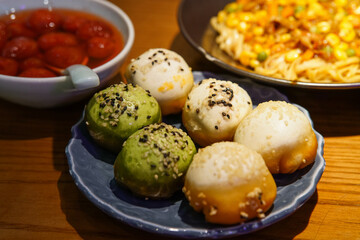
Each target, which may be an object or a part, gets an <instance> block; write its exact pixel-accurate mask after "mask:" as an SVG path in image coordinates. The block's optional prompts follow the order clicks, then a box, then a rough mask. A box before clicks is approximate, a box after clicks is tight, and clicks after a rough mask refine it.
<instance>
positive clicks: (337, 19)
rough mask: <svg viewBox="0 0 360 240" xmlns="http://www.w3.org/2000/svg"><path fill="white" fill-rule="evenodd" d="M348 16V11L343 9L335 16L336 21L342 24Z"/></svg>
mask: <svg viewBox="0 0 360 240" xmlns="http://www.w3.org/2000/svg"><path fill="white" fill-rule="evenodd" d="M345 16H346V11H345V10H344V9H343V8H339V9H338V10H337V13H336V14H335V17H334V20H335V21H336V22H340V21H341V20H342V19H344V17H345Z"/></svg>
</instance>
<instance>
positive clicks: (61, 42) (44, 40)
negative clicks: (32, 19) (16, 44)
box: [38, 32, 78, 51]
mask: <svg viewBox="0 0 360 240" xmlns="http://www.w3.org/2000/svg"><path fill="white" fill-rule="evenodd" d="M77 44H78V41H77V39H76V37H75V35H74V34H71V33H65V32H50V33H45V34H43V35H41V36H40V37H39V39H38V45H39V47H40V48H41V49H42V50H45V51H46V50H49V49H50V48H53V47H55V46H74V45H77Z"/></svg>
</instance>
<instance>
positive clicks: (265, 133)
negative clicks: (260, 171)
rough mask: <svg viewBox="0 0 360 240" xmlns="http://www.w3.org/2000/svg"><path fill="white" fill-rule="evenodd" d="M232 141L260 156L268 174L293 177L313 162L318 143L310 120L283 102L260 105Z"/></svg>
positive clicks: (239, 127) (244, 122) (244, 120)
mask: <svg viewBox="0 0 360 240" xmlns="http://www.w3.org/2000/svg"><path fill="white" fill-rule="evenodd" d="M234 141H236V142H239V143H241V144H244V145H246V146H248V147H249V148H252V149H254V150H255V151H257V152H258V153H260V154H261V155H262V157H263V158H264V160H265V162H266V165H267V166H268V168H269V170H270V172H271V173H292V172H294V171H296V170H297V169H301V168H304V167H305V166H307V165H309V164H311V163H312V162H314V160H315V156H316V149H317V140H316V136H315V133H314V131H313V129H312V126H311V123H310V121H309V119H308V118H307V117H306V116H305V114H304V113H303V112H301V111H300V110H299V109H298V108H297V107H295V106H294V105H292V104H290V103H286V102H283V101H269V102H264V103H261V104H259V105H258V106H257V107H256V108H255V109H254V110H253V111H252V112H251V113H250V114H249V115H247V116H246V117H245V118H244V119H243V121H242V122H241V123H240V124H239V126H238V128H237V130H236V133H235V136H234Z"/></svg>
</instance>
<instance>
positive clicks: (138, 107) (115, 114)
mask: <svg viewBox="0 0 360 240" xmlns="http://www.w3.org/2000/svg"><path fill="white" fill-rule="evenodd" d="M85 121H86V125H87V129H88V131H89V133H90V135H91V137H92V138H93V139H94V140H95V142H97V143H98V144H99V145H100V146H102V147H104V148H106V149H109V150H111V151H113V152H116V153H118V152H119V151H120V150H121V147H122V144H123V142H124V141H125V140H126V139H127V138H128V137H129V136H130V135H131V134H132V133H134V132H135V131H137V130H138V129H140V128H142V127H144V126H147V125H149V124H152V123H158V122H161V110H160V106H159V104H158V102H157V101H156V99H155V98H154V97H152V96H151V95H150V93H149V92H147V91H145V90H144V89H143V88H141V87H139V86H137V85H132V84H124V83H120V84H115V85H112V86H110V87H108V88H106V89H104V90H101V91H99V92H97V93H95V94H94V96H93V97H92V98H91V99H90V101H89V103H88V104H87V105H86V108H85Z"/></svg>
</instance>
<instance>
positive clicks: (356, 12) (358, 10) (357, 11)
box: [354, 6, 360, 15]
mask: <svg viewBox="0 0 360 240" xmlns="http://www.w3.org/2000/svg"><path fill="white" fill-rule="evenodd" d="M354 13H355V14H357V15H359V14H360V6H359V7H357V8H356V9H355V10H354Z"/></svg>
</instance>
